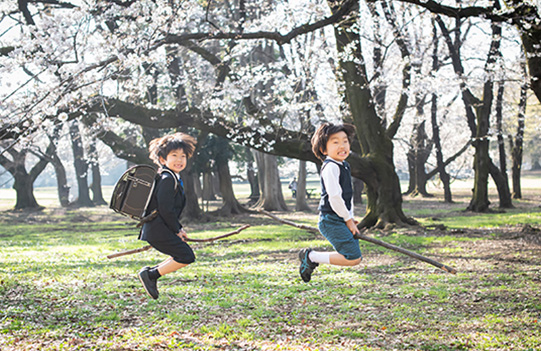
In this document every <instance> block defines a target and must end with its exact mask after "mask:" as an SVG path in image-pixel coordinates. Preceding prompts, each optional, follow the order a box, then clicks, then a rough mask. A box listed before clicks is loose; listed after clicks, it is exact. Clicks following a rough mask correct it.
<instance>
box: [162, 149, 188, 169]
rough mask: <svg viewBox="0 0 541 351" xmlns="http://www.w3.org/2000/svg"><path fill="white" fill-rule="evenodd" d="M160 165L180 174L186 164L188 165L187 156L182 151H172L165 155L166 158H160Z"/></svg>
mask: <svg viewBox="0 0 541 351" xmlns="http://www.w3.org/2000/svg"><path fill="white" fill-rule="evenodd" d="M160 163H161V164H162V165H164V166H166V167H167V168H169V169H170V170H172V171H173V172H175V173H180V171H182V170H183V169H184V168H186V164H187V163H188V156H186V154H185V153H184V150H183V149H177V150H172V151H171V152H170V153H169V154H167V158H165V159H164V158H163V157H161V156H160Z"/></svg>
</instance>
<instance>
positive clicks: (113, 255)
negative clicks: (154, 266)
mask: <svg viewBox="0 0 541 351" xmlns="http://www.w3.org/2000/svg"><path fill="white" fill-rule="evenodd" d="M249 227H250V225H249V224H246V225H243V226H242V227H240V228H239V229H237V230H234V231H232V232H229V233H227V234H224V235H219V236H216V237H214V238H207V239H193V238H186V241H190V242H196V243H207V242H212V241H216V240H219V239H223V238H227V237H228V236H232V235H235V234H238V233H240V232H241V231H243V230H244V229H246V228H249ZM151 248H152V246H150V245H146V246H143V247H140V248H138V249H133V250H127V251H122V252H117V253H114V254H111V255H108V256H107V258H108V259H111V258H116V257H121V256H126V255H132V254H135V253H138V252H143V251H147V250H150V249H151Z"/></svg>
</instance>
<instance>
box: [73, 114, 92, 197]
mask: <svg viewBox="0 0 541 351" xmlns="http://www.w3.org/2000/svg"><path fill="white" fill-rule="evenodd" d="M69 130H70V136H71V146H72V150H73V164H74V166H75V178H76V179H77V186H78V194H79V197H78V198H77V201H76V203H77V205H78V206H93V203H92V200H90V192H89V190H88V180H87V171H88V163H87V161H86V159H85V152H84V149H83V139H82V135H81V132H80V130H79V122H78V121H77V120H73V121H72V122H71V123H70V127H69Z"/></svg>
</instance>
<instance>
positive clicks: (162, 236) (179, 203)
mask: <svg viewBox="0 0 541 351" xmlns="http://www.w3.org/2000/svg"><path fill="white" fill-rule="evenodd" d="M175 182H176V183H177V186H176V189H175ZM185 205H186V195H185V194H184V189H183V187H182V180H180V179H177V177H176V176H173V174H172V172H161V174H160V175H159V178H158V180H157V182H156V187H155V189H154V192H153V194H152V197H151V199H150V203H149V205H148V208H147V213H150V212H152V211H153V210H154V209H158V216H157V217H156V218H155V219H153V220H152V221H150V222H147V223H145V224H143V227H142V228H141V233H140V235H139V239H141V240H146V241H148V242H152V241H164V240H169V239H171V235H173V236H176V234H177V233H178V232H179V231H180V229H181V228H182V225H181V224H180V221H179V218H180V214H181V213H182V210H183V209H184V206H185Z"/></svg>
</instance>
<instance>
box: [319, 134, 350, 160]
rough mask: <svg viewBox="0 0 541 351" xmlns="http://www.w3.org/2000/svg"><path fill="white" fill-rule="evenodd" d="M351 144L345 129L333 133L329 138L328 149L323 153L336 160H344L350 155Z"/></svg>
mask: <svg viewBox="0 0 541 351" xmlns="http://www.w3.org/2000/svg"><path fill="white" fill-rule="evenodd" d="M349 151H350V145H349V139H348V135H347V134H346V132H344V131H339V132H338V133H334V134H331V135H330V136H329V139H328V140H327V145H326V150H324V151H323V155H326V156H329V157H330V158H332V159H333V160H335V161H340V162H342V161H344V160H345V159H346V158H348V156H349Z"/></svg>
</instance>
